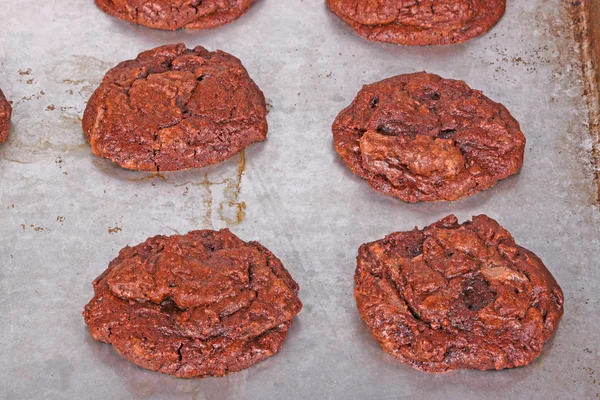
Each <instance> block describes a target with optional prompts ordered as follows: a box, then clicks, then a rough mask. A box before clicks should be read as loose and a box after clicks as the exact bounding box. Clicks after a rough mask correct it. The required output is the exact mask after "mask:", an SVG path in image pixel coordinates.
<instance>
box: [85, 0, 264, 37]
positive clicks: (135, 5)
mask: <svg viewBox="0 0 600 400" xmlns="http://www.w3.org/2000/svg"><path fill="white" fill-rule="evenodd" d="M254 1H255V0H183V1H181V0H179V1H175V0H152V1H143V0H96V5H97V6H98V7H99V8H100V9H101V10H102V11H104V12H106V13H107V14H109V15H112V16H114V17H117V18H119V19H122V20H125V21H129V22H133V23H136V24H138V25H143V26H147V27H149V28H155V29H163V30H176V29H181V28H186V29H206V28H215V27H218V26H221V25H225V24H227V23H229V22H232V21H234V20H236V19H238V18H239V17H241V16H242V15H243V14H245V13H246V12H247V11H248V9H249V8H250V5H251V4H252V3H253V2H254Z"/></svg>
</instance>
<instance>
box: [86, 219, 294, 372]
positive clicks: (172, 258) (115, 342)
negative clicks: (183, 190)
mask: <svg viewBox="0 0 600 400" xmlns="http://www.w3.org/2000/svg"><path fill="white" fill-rule="evenodd" d="M298 291H299V286H298V284H297V283H296V282H295V281H294V280H293V279H292V277H291V276H290V274H289V273H288V271H287V270H286V269H285V267H284V266H283V264H282V263H281V261H280V260H279V259H278V258H277V257H275V256H274V255H273V254H272V253H271V252H270V251H269V250H267V249H266V248H265V247H264V246H262V245H261V244H260V243H258V242H244V241H242V240H240V239H239V238H238V237H237V236H235V235H234V234H232V233H231V232H230V231H229V230H227V229H224V230H220V231H211V230H204V231H192V232H189V233H188V234H186V235H183V236H178V235H176V236H169V237H167V236H155V237H152V238H149V239H148V240H146V241H145V242H144V243H141V244H139V245H137V246H133V247H125V248H124V249H123V250H121V252H120V253H119V256H118V257H117V258H115V259H114V260H113V261H112V262H111V263H110V264H109V267H108V269H107V270H106V271H105V272H104V273H103V274H101V275H100V276H99V277H98V278H97V279H96V280H95V281H94V297H93V299H92V300H91V301H90V302H89V303H88V304H87V305H86V307H85V310H84V313H83V315H84V319H85V322H86V324H87V325H88V327H89V330H90V333H91V334H92V336H93V337H94V339H96V340H99V341H101V342H105V343H109V344H111V345H112V346H113V347H114V348H115V349H116V350H117V351H118V352H119V353H120V354H121V355H123V356H124V357H125V358H127V359H128V360H129V361H131V362H133V363H135V364H137V365H139V366H141V367H143V368H146V369H149V370H153V371H158V372H162V373H165V374H169V375H173V376H176V377H179V378H191V377H204V376H222V375H226V374H228V373H231V372H235V371H240V370H242V369H245V368H248V367H250V366H251V365H253V364H256V363H257V362H259V361H262V360H264V359H265V358H267V357H270V356H272V355H273V354H275V353H276V352H277V351H278V350H279V349H280V348H281V346H282V345H283V342H284V340H285V338H286V334H287V331H288V329H289V327H290V324H291V323H292V319H293V318H294V316H295V315H296V314H298V312H299V311H300V309H301V308H302V303H301V302H300V299H299V298H298Z"/></svg>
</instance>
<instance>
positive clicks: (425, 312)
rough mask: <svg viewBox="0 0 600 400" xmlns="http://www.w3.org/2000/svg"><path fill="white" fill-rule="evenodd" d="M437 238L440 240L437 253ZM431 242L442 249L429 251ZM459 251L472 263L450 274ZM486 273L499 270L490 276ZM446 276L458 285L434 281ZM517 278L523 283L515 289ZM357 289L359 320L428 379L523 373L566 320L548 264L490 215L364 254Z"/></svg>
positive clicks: (372, 246)
mask: <svg viewBox="0 0 600 400" xmlns="http://www.w3.org/2000/svg"><path fill="white" fill-rule="evenodd" d="M436 235H442V237H443V238H444V240H443V243H442V245H441V246H440V244H439V243H440V241H439V240H437V239H436ZM431 238H433V239H436V240H434V243H435V246H437V247H435V246H434V247H430V245H427V246H425V241H427V240H430V239H431ZM415 248H419V249H422V251H421V252H420V253H419V254H414V251H413V250H414V249H415ZM411 249H412V250H411ZM436 249H438V250H436ZM448 249H450V251H449V250H448ZM459 252H460V253H462V254H464V255H465V256H468V255H469V254H470V255H471V256H469V257H475V260H472V264H471V267H469V268H468V269H466V270H463V271H462V272H458V271H457V272H453V271H454V270H452V268H453V263H454V262H461V261H460V260H461V258H460V257H462V256H459V258H456V259H455V258H453V257H454V255H455V254H458V253H459ZM503 253H505V254H509V253H510V254H514V257H512V256H511V257H506V256H505V255H504V254H503ZM448 254H450V255H448ZM497 257H499V258H497ZM453 260H454V261H453ZM494 260H496V261H494ZM499 260H502V261H501V264H495V262H498V261H499ZM423 262H424V263H425V264H424V265H421V264H422V263H423ZM433 263H434V264H435V266H434V264H433ZM461 263H462V262H461ZM490 263H491V264H490ZM489 265H496V267H494V268H499V270H496V271H495V272H493V273H486V272H485V271H484V270H485V269H486V268H488V267H489ZM440 268H441V269H442V270H443V271H445V272H444V273H442V272H441V271H439V270H440ZM392 271H395V272H393V273H392ZM411 271H412V272H411ZM427 271H429V272H427ZM435 271H438V272H435ZM434 272H435V273H434ZM525 272H527V274H525ZM438 273H439V275H438ZM445 273H451V274H452V278H449V279H442V281H436V280H437V279H438V276H442V277H444V274H445ZM515 273H518V274H523V275H525V276H526V279H522V280H521V279H520V278H519V279H518V280H517V281H515V280H514V279H515V275H514V274H515ZM392 275H393V276H392ZM396 275H397V276H396ZM516 278H518V276H516ZM382 281H385V282H387V285H388V286H389V288H390V289H385V285H386V283H384V282H382ZM355 282H356V286H355V292H354V294H355V298H356V302H357V307H358V310H359V312H360V315H361V317H362V319H363V320H364V321H365V323H366V324H367V326H368V327H369V329H370V330H371V332H372V334H373V336H374V337H375V338H376V339H377V340H378V341H379V342H380V344H381V346H382V347H383V348H384V350H385V351H387V352H388V353H390V354H392V355H393V356H395V357H397V358H399V359H400V360H402V361H404V362H407V363H409V364H410V365H411V366H413V367H414V368H417V369H420V370H424V371H427V372H446V371H450V370H453V369H461V368H462V369H484V370H485V369H504V368H513V367H518V366H523V365H527V364H528V363H530V362H531V361H533V360H534V359H535V358H537V357H538V356H539V354H540V353H541V351H542V348H543V346H544V343H545V342H546V341H547V340H548V339H549V338H550V337H551V336H552V334H553V332H554V331H555V329H556V328H557V326H558V323H559V321H560V319H561V316H562V314H563V301H564V295H563V293H562V291H561V289H560V287H559V286H558V284H557V282H556V280H555V279H554V277H553V276H552V274H551V273H550V272H549V271H548V269H547V268H546V267H545V265H544V264H543V263H542V261H541V260H539V258H537V257H536V256H535V255H534V254H533V253H531V252H530V251H529V250H526V249H523V248H522V247H520V246H518V245H517V244H516V243H515V241H514V239H513V238H512V236H511V235H510V233H508V231H506V230H505V229H504V228H502V227H501V226H500V225H499V224H498V223H497V222H496V221H494V220H493V219H491V218H489V217H487V216H485V215H480V216H476V217H473V219H472V221H467V222H465V223H463V224H459V223H458V221H457V219H456V217H454V216H453V215H450V216H448V217H446V218H444V219H442V220H440V221H438V222H436V223H434V224H432V225H430V226H428V227H425V228H424V229H422V230H415V231H412V232H397V233H393V234H390V235H388V236H387V237H386V238H385V239H382V240H379V241H376V242H372V243H367V244H364V245H362V246H361V247H360V249H359V256H358V258H357V269H356V274H355ZM408 288H410V292H409V293H408V295H407V293H406V290H407V289H408ZM386 290H393V292H394V294H395V296H397V300H394V299H393V298H392V297H389V296H388V295H386ZM411 293H412V294H411ZM395 301H400V303H398V304H397V303H395ZM415 324H416V325H415ZM420 324H423V325H420Z"/></svg>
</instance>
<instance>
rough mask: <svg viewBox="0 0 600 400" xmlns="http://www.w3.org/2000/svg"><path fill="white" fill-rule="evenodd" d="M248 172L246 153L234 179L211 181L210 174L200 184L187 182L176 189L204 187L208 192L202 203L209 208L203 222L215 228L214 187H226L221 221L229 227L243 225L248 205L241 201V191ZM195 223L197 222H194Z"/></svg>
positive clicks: (220, 204)
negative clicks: (245, 174) (243, 177)
mask: <svg viewBox="0 0 600 400" xmlns="http://www.w3.org/2000/svg"><path fill="white" fill-rule="evenodd" d="M245 170H246V154H245V153H244V151H242V152H240V153H239V160H238V164H237V169H236V174H235V176H233V177H230V178H225V179H224V180H222V181H211V180H210V179H209V178H208V174H205V175H204V179H203V180H202V181H200V182H193V181H187V182H183V183H180V184H177V185H174V186H175V187H186V186H195V187H199V186H202V187H204V188H205V190H206V193H207V194H206V196H205V197H204V200H203V201H202V202H203V204H204V205H205V207H206V208H207V212H206V214H205V215H204V216H203V218H202V222H203V224H204V225H205V226H208V227H211V228H212V227H213V223H212V217H213V211H212V207H213V186H217V185H219V186H221V185H225V189H224V193H223V195H224V200H223V201H221V202H220V203H219V207H218V208H217V212H218V214H219V219H220V220H221V221H223V222H225V224H226V225H227V226H228V227H231V226H236V225H239V224H241V223H242V222H243V221H244V219H245V218H246V203H245V202H243V201H239V198H240V191H241V186H242V176H243V174H244V171H245ZM193 222H195V221H193Z"/></svg>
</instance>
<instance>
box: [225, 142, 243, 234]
mask: <svg viewBox="0 0 600 400" xmlns="http://www.w3.org/2000/svg"><path fill="white" fill-rule="evenodd" d="M245 170H246V154H245V153H244V152H243V151H242V152H241V153H240V160H239V162H238V167H237V174H236V176H235V177H233V178H228V179H225V184H226V187H225V199H226V200H225V201H224V202H221V204H219V218H220V219H221V221H223V222H225V223H226V224H227V226H235V225H239V224H241V223H242V222H243V221H244V218H246V203H245V202H243V201H239V198H240V191H241V187H242V175H243V174H244V171H245ZM226 206H228V207H229V209H234V210H235V214H234V216H230V215H227V213H226V208H225V207H226Z"/></svg>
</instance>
